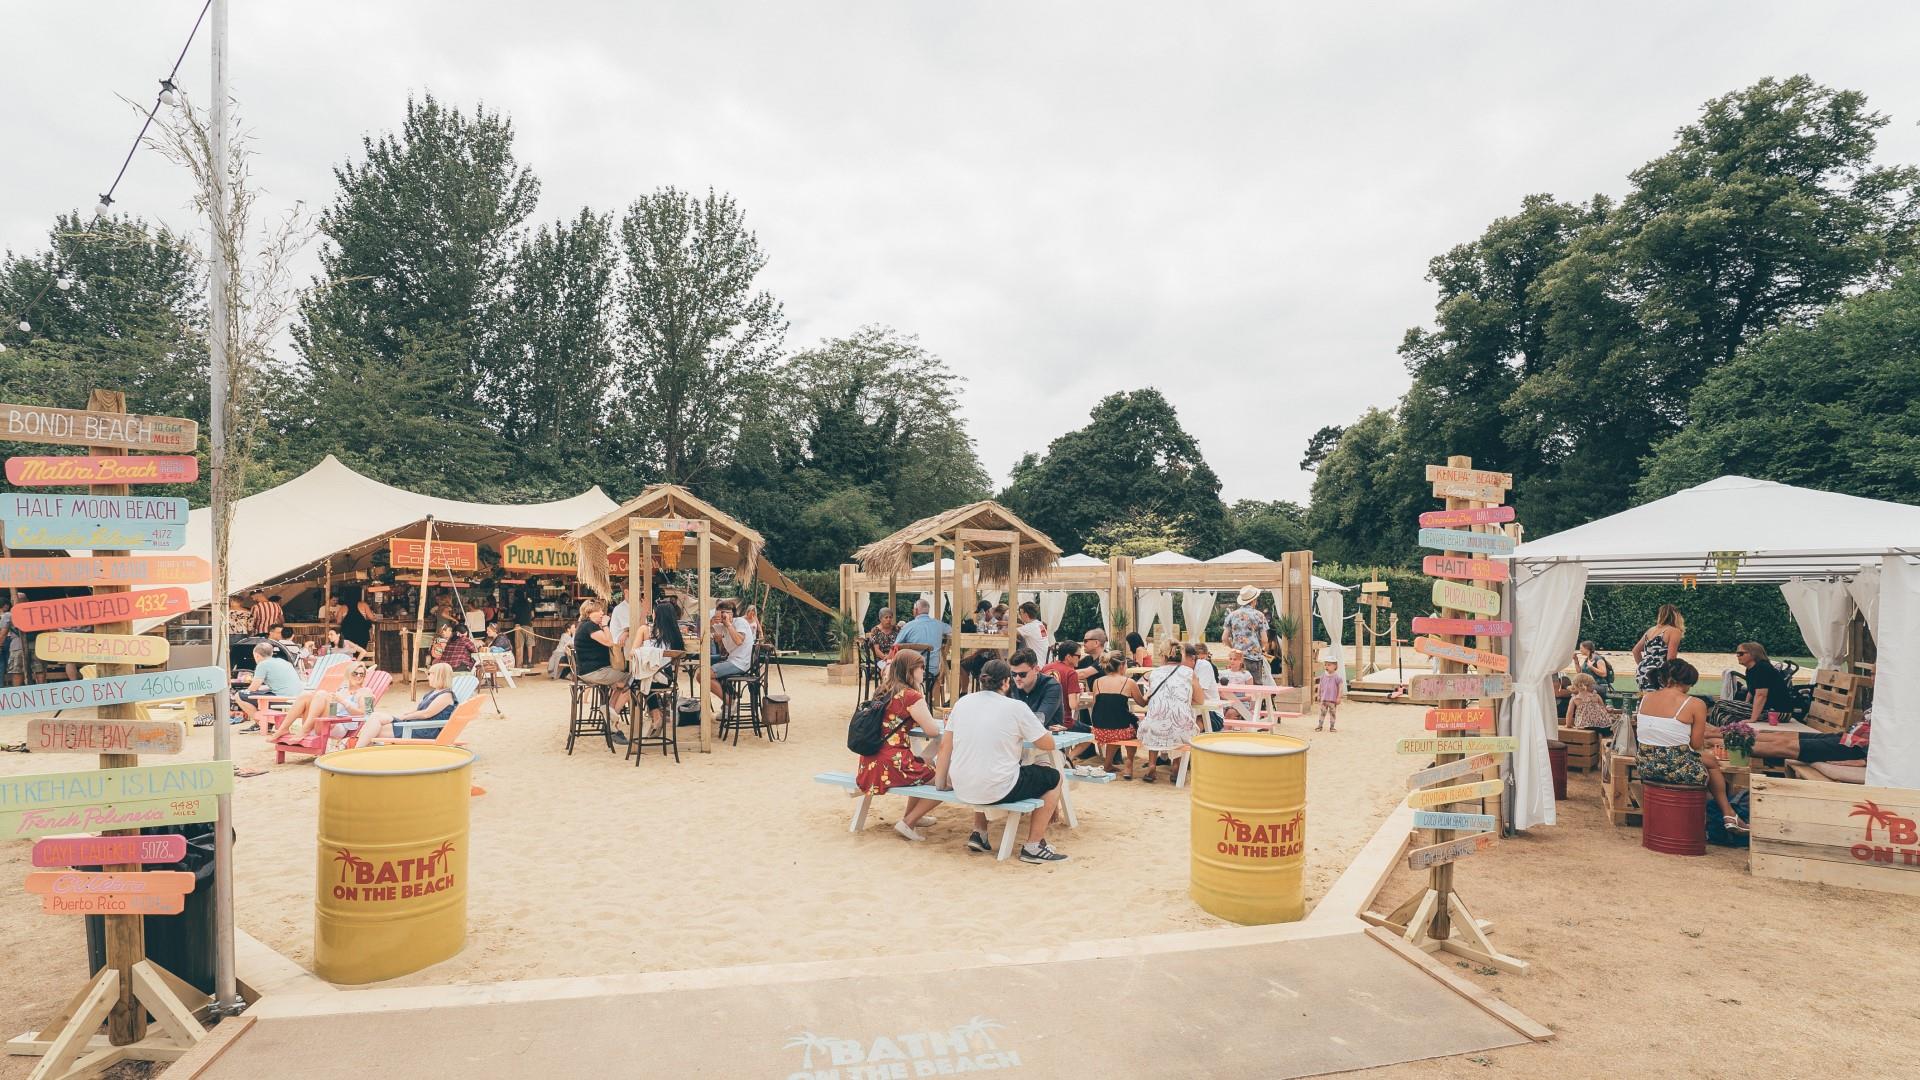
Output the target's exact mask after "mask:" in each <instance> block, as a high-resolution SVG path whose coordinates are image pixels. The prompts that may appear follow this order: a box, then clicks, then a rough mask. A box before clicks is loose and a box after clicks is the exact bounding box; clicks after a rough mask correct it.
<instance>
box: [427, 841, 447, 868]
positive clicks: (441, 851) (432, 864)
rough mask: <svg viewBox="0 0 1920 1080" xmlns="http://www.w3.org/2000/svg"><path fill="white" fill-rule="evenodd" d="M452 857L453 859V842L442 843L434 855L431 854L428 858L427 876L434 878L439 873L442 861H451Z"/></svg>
mask: <svg viewBox="0 0 1920 1080" xmlns="http://www.w3.org/2000/svg"><path fill="white" fill-rule="evenodd" d="M452 857H453V841H451V840H448V841H445V842H443V843H441V845H440V846H439V847H437V848H434V849H433V852H432V854H429V855H428V856H427V876H428V877H432V876H434V875H435V874H437V873H439V872H440V860H442V859H447V860H449V861H451V859H452Z"/></svg>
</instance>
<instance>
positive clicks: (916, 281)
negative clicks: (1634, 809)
mask: <svg viewBox="0 0 1920 1080" xmlns="http://www.w3.org/2000/svg"><path fill="white" fill-rule="evenodd" d="M201 2H202V0H7V2H6V3H5V4H4V5H0V26H4V30H3V31H0V90H4V91H5V100H7V101H8V102H9V106H8V107H7V108H6V109H5V110H3V111H0V147H4V160H5V162H6V164H5V166H4V167H0V246H4V247H7V248H11V249H13V250H15V251H27V250H37V249H39V248H40V247H42V246H43V244H44V237H45V233H46V230H47V228H48V226H49V225H50V224H51V221H52V218H53V216H54V215H55V214H56V213H58V212H60V211H62V210H69V209H74V208H77V207H78V208H85V207H90V206H91V205H92V204H93V202H94V201H95V193H97V192H99V191H101V190H103V189H104V188H105V186H106V184H107V183H108V182H109V180H110V179H111V177H112V175H113V172H114V170H115V169H116V168H118V166H119V162H120V158H121V156H122V155H123V154H124V153H125V152H126V148H127V146H128V145H129V144H130V142H131V140H132V134H133V130H134V128H135V127H136V126H137V122H138V118H137V117H134V116H133V115H132V114H131V111H130V109H129V107H128V106H127V105H126V104H125V103H124V102H123V101H122V100H120V96H122V95H124V96H129V97H135V98H138V99H140V100H142V101H143V102H144V101H149V100H151V94H152V92H153V88H154V87H155V81H154V80H156V79H157V78H158V77H159V76H160V75H162V74H164V73H165V71H166V69H167V67H168V66H169V65H170V64H171V63H172V61H173V58H174V56H175V55H176V54H177V53H178V51H179V49H180V46H181V44H182V43H183V41H184V40H185V37H186V33H187V30H188V28H189V27H190V26H191V25H192V23H193V20H194V17H195V15H196V14H197V13H198V12H199V9H200V6H201ZM1917 40H1920V5H1913V4H1906V3H1901V4H1891V3H1890V4H1882V5H1877V6H1876V5H1860V4H1856V5H1847V6H1846V8H1845V13H1844V15H1842V14H1840V13H1839V12H1838V10H1837V9H1836V8H1835V7H1833V6H1831V5H1826V4H1800V5H1786V4H1764V3H1754V2H1742V3H1731V4H1718V5H1713V4H1704V3H1702V4H1695V3H1674V2H1672V0H1665V2H1662V3H1657V4H1634V3H1613V4H1607V5H1598V4H1582V5H1573V4H1546V5H1542V4H1525V3H1510V4H1499V3H1446V2H1433V0H1422V2H1418V3H1406V4H1391V5H1389V4H1372V5H1365V6H1361V5H1353V4H1333V3H1327V4H1320V5H1313V6H1308V5H1302V4H1282V3H1277V2H1271V0H1269V2H1262V3H1250V4H1226V3H1206V2H1194V3H1172V2H1167V0H1160V2H1155V3H1137V2H1119V0H1100V2H1092V3H1064V2H1045V3H1032V2H1019V3H1016V2H993V3H982V2H971V0H941V2H933V0H889V2H878V0H876V2H870V3H826V2H814V0H777V2H765V3H735V2H727V0H686V2H683V3H677V4H662V3H636V2H630V0H605V2H591V3H590V2H584V0H580V2H571V3H569V2H566V0H552V2H549V3H544V4H529V3H525V2H524V0H522V2H516V3H504V2H499V0H461V2H459V3H453V2H447V0H399V2H396V0H330V2H329V3H325V4H319V3H310V2H308V3H295V2H293V0H234V3H233V81H234V93H235V96H236V97H237V98H238V100H239V102H240V107H241V109H242V112H243V114H244V118H245V120H246V122H247V123H248V125H249V126H250V127H251V128H252V130H253V133H254V136H255V144H254V145H255V149H256V150H257V151H258V154H259V158H258V161H257V163H256V170H257V176H258V178H259V180H260V182H261V184H262V186H263V187H264V188H266V189H267V190H268V192H269V202H270V203H274V204H285V203H288V202H291V201H293V200H296V199H298V200H305V201H306V202H308V203H309V204H310V205H320V204H324V203H326V202H328V201H329V200H330V199H331V198H332V197H333V193H334V189H333V180H332V173H331V169H332V168H333V167H334V166H335V165H336V164H337V163H339V162H341V161H342V160H344V159H345V158H347V157H348V156H349V155H352V154H354V153H355V152H357V150H358V147H359V140H360V136H361V135H362V134H363V133H368V132H375V133H377V132H380V131H384V130H389V129H391V128H393V127H395V126H397V124H398V122H399V120H400V117H401V112H402V108H403V103H404V101H405V98H406V95H407V94H408V93H409V92H418V91H422V90H428V89H431V90H432V91H433V92H434V93H435V94H437V95H439V96H440V97H441V98H443V99H444V100H447V101H449V102H452V103H457V104H460V105H463V106H470V105H472V104H473V103H475V102H478V101H484V102H486V104H487V105H489V106H490V107H495V108H498V109H501V110H504V111H506V112H508V113H509V114H511V116H512V117H513V120H514V123H515V126H516V128H517V131H518V143H517V146H518V153H519V156H520V159H521V160H522V161H523V162H525V163H527V164H530V165H531V166H533V167H534V169H535V170H536V171H537V172H538V174H539V176H540V179H541V181H542V184H543V191H542V197H541V204H540V211H539V217H540V219H543V220H546V219H553V218H557V217H567V216H570V215H571V214H573V213H574V212H576V211H577V210H578V209H579V208H580V207H581V206H582V205H588V206H592V207H594V208H596V209H600V210H607V209H613V208H617V207H620V206H624V205H626V204H627V203H628V202H630V201H631V200H632V199H633V198H634V197H636V196H638V195H640V194H642V193H645V192H647V191H649V190H652V189H653V188H655V187H657V186H660V185H666V184H672V185H677V186H680V187H683V188H691V189H696V190H698V189H705V188H707V187H709V186H711V187H714V188H718V189H721V190H724V191H728V192H731V193H732V194H733V195H734V196H736V197H737V198H738V200H739V202H740V203H741V205H742V206H743V207H744V209H745V210H746V212H747V214H748V220H749V223H750V225H751V226H752V227H753V228H754V229H755V230H756V231H757V232H758V233H759V235H760V238H761V241H762V243H763V245H764V246H765V248H766V250H767V251H768V252H769V254H770V255H771V259H772V261H771V264H770V265H769V267H768V269H767V272H766V275H765V282H766V285H767V287H768V288H770V289H771V290H772V291H773V292H774V294H775V295H776V296H778V297H779V298H780V299H781V300H782V301H783V302H784V303H785V305H786V312H787V316H788V318H789V319H790V320H791V322H792V329H791V331H790V333H789V336H788V345H789V347H790V348H798V347H803V346H805V345H808V344H811V343H813V342H815V341H817V340H819V339H821V338H823V337H827V336H832V335H838V334H843V333H846V332H848V331H850V330H852V329H854V328H855V327H857V326H860V325H861V324H864V323H884V324H888V325H891V326H894V327H897V328H899V329H901V330H903V331H908V332H911V333H915V334H918V335H919V336H920V338H921V340H922V342H923V343H924V344H925V345H926V346H927V347H928V348H929V349H931V350H933V351H934V352H936V353H938V354H939V355H941V356H943V357H945V358H946V359H947V361H948V362H949V363H951V364H952V365H953V366H954V367H955V368H956V369H957V370H959V371H960V372H962V373H963V374H964V375H965V376H966V377H967V379H968V383H967V387H966V390H965V394H964V405H965V409H966V414H967V419H968V421H969V423H970V425H971V428H972V431H973V433H974V435H975V437H976V438H977V439H978V440H979V444H980V453H981V457H982V458H983V459H984V460H985V462H986V464H987V467H988V469H989V470H990V471H991V472H992V473H993V474H994V477H995V481H996V483H998V482H1004V480H1005V477H1006V473H1007V470H1008V468H1009V466H1011V465H1012V463H1013V462H1014V460H1015V459H1016V458H1018V457H1019V455H1020V454H1021V453H1023V452H1025V451H1028V450H1044V448H1045V446H1046V444H1047V442H1048V441H1049V440H1051V439H1053V438H1054V437H1056V436H1058V435H1059V434H1061V433H1062V432H1063V431H1065V430H1068V429H1069V428H1071V427H1077V426H1079V425H1080V424H1082V423H1084V422H1085V419H1086V413H1087V409H1088V408H1089V407H1090V406H1091V405H1092V403H1093V402H1094V401H1096V400H1098V398H1099V397H1100V396H1101V395H1103V394H1106V393H1109V392H1112V391H1114V390H1121V389H1132V388H1136V387H1140V386H1154V387H1158V388H1159V389H1160V390H1162V391H1163V392H1165V393H1166V394H1167V396H1168V397H1169V398H1171V399H1172V401H1173V402H1174V404H1175V405H1176V406H1177V407H1178V409H1179V411H1180V417H1181V420H1182V422H1183V423H1184V424H1185V426H1186V427H1187V429H1188V430H1189V431H1191V432H1193V433H1194V434H1195V435H1196V436H1197V437H1198V438H1199V440H1200V445H1201V447H1202V449H1203V451H1204V452H1205V454H1206V456H1207V459H1208V461H1209V462H1211V463H1212V465H1213V467H1214V468H1215V469H1216V470H1217V471H1218V472H1219V473H1220V476H1221V478H1222V480H1223V482H1224V484H1225V491H1224V492H1223V494H1224V495H1225V496H1226V497H1227V498H1229V499H1236V498H1260V499H1273V498H1287V499H1302V500H1303V499H1304V498H1305V495H1306V493H1307V489H1308V486H1309V485H1310V483H1311V479H1312V478H1311V476H1310V475H1308V474H1304V473H1301V472H1299V471H1298V470H1297V469H1296V467H1295V465H1296V463H1297V462H1298V460H1299V458H1300V454H1301V450H1302V447H1303V445H1304V443H1305V441H1306V439H1307V436H1308V435H1309V434H1311V433H1312V432H1313V431H1314V430H1315V429H1317V428H1318V427H1320V426H1321V425H1323V424H1344V423H1347V422H1349V421H1350V420H1351V419H1353V418H1354V417H1355V416H1356V415H1357V414H1358V413H1359V412H1360V411H1361V410H1362V409H1364V408H1366V407H1367V406H1369V405H1388V404H1391V403H1392V402H1393V400H1394V399H1395V398H1396V397H1397V396H1398V395H1399V393H1400V392H1401V390H1402V389H1403V388H1404V386H1405V384H1406V381H1407V380H1406V375H1405V372H1404V370H1403V368H1402V367H1401V364H1400V361H1399V359H1398V357H1397V356H1396V355H1395V352H1394V349H1395V346H1396V345H1397V344H1398V343H1399V341H1400V339H1401V336H1402V334H1403V333H1404V332H1405V331H1406V329H1407V328H1408V327H1409V326H1412V325H1416V324H1421V323H1424V322H1426V321H1427V320H1428V319H1429V317H1430V315H1431V313H1432V303H1433V293H1432V288H1431V286H1430V285H1429V284H1428V283H1427V282H1426V281H1425V280H1424V275H1425V273H1426V263H1427V260H1428V259H1429V258H1431V257H1432V256H1434V255H1435V254H1438V253H1439V252H1441V251H1443V250H1445V249H1446V248H1447V247H1449V246H1451V245H1453V244H1455V243H1458V242H1461V241H1463V240H1467V239H1470V238H1472V237H1473V236H1475V235H1477V234H1478V233H1479V232H1480V231H1481V229H1482V228H1484V226H1485V225H1486V224H1487V222H1488V221H1490V220H1491V219H1492V218H1494V217H1496V216H1498V215H1501V214H1505V213H1509V212H1511V211H1512V210H1513V209H1514V208H1515V207H1517V205H1518V204H1519V201H1520V199H1521V197H1522V196H1523V195H1526V194H1527V193H1529V192H1537V191H1546V192H1551V193H1553V194H1555V195H1557V196H1560V197H1563V198H1584V197H1585V196H1587V195H1590V194H1592V193H1594V192H1596V191H1604V192H1609V193H1616V194H1617V193H1619V192H1621V191H1623V190H1624V189H1625V186H1626V181H1625V176H1626V174H1627V172H1629V171H1630V170H1631V169H1633V168H1634V167H1636V166H1638V165H1639V164H1641V163H1642V162H1644V161H1646V160H1647V159H1649V158H1651V157H1653V156H1655V155H1657V154H1659V153H1661V152H1662V151H1663V150H1664V149H1666V148H1667V147H1668V146H1669V145H1670V143H1671V139H1672V132H1673V130H1674V129H1675V128H1676V127H1678V126H1680V125H1682V124H1685V123H1687V122H1688V121H1689V120H1690V119H1691V118H1693V116H1694V115H1695V114H1696V113H1697V111H1698V108H1699V106H1700V104H1701V103H1702V102H1703V101H1705V100H1706V99H1707V98H1709V97H1712V96H1715V95H1718V94H1720V93H1723V92H1726V91H1728V90H1732V89H1735V88H1737V87H1741V86H1745V85H1747V84H1749V83H1751V82H1753V81H1754V80H1756V79H1758V78H1760V77H1762V76H1767V75H1775V76H1784V75H1789V74H1793V73H1796V72H1806V73H1808V74H1811V75H1812V76H1814V78H1816V79H1817V80H1819V81H1821V82H1823V83H1826V84H1828V85H1830V86H1839V87H1847V88H1853V89H1858V90H1862V91H1864V92H1866V93H1867V95H1868V97H1869V100H1870V101H1871V103H1872V105H1873V106H1874V107H1875V108H1877V109H1878V110H1880V111H1881V112H1884V113H1887V114H1889V115H1890V116H1891V117H1892V118H1893V123H1892V124H1891V125H1890V126H1889V127H1888V128H1887V129H1886V131H1885V132H1884V134H1883V138H1882V142H1881V157H1882V159H1883V160H1888V161H1903V162H1920V128H1916V127H1915V121H1916V120H1920V63H1915V61H1914V51H1913V47H1914V42H1915V41H1917ZM182 74H183V80H182V81H183V83H184V85H186V86H187V87H188V89H189V90H190V91H192V92H195V93H196V94H197V95H198V96H199V97H200V99H201V100H203V101H204V99H205V96H206V85H207V74H208V69H207V58H206V39H205V37H204V36H202V37H201V38H200V39H199V40H197V41H196V42H195V43H194V47H193V51H192V52H191V53H190V54H189V56H188V59H187V61H186V64H185V66H184V68H183V71H182ZM186 198H187V190H186V186H185V184H184V182H183V181H182V179H181V178H179V177H178V176H175V175H171V171H170V168H169V167H168V166H167V165H166V164H165V163H163V162H162V161H160V160H159V159H158V158H157V157H155V156H154V155H152V154H151V153H150V152H148V151H142V152H141V153H140V154H139V155H138V156H136V157H135V159H134V162H133V165H132V168H131V169H130V170H129V171H128V174H127V179H126V181H125V182H124V183H123V184H122V186H121V189H120V192H119V196H118V204H117V208H118V209H121V210H124V211H128V212H132V213H138V214H142V215H146V216H149V217H152V218H158V219H161V220H165V221H167V222H169V223H171V224H174V225H175V226H176V227H186V226H190V225H191V224H192V217H191V214H190V212H189V211H188V210H187V208H186V205H185V203H186Z"/></svg>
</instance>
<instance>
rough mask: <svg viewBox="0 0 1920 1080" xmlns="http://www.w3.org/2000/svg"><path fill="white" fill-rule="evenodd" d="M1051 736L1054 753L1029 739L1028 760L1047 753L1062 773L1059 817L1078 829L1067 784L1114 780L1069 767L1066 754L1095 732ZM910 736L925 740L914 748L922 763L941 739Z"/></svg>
mask: <svg viewBox="0 0 1920 1080" xmlns="http://www.w3.org/2000/svg"><path fill="white" fill-rule="evenodd" d="M1051 734H1052V735H1053V749H1052V750H1038V749H1036V748H1035V747H1034V745H1033V741H1032V740H1028V741H1027V743H1026V747H1027V755H1028V758H1029V760H1031V759H1032V757H1033V755H1034V754H1044V755H1046V758H1047V761H1046V763H1047V764H1049V765H1052V766H1053V767H1054V768H1055V769H1056V770H1058V771H1059V773H1060V814H1061V816H1062V817H1064V818H1066V820H1067V828H1069V829H1076V828H1079V827H1080V817H1079V815H1078V814H1076V813H1074V809H1073V790H1072V785H1071V784H1069V783H1068V781H1069V780H1072V781H1077V782H1079V783H1083V784H1085V783H1095V784H1099V783H1105V782H1107V781H1108V780H1111V779H1112V777H1111V776H1109V775H1107V774H1106V773H1104V772H1103V773H1102V774H1101V775H1100V777H1099V778H1097V779H1096V778H1094V777H1091V776H1081V775H1080V774H1079V773H1076V772H1074V771H1073V769H1072V767H1071V766H1069V765H1068V764H1067V754H1066V752H1067V751H1068V750H1071V749H1073V748H1074V747H1077V746H1085V745H1087V744H1088V743H1090V742H1092V741H1093V733H1092V732H1088V731H1055V732H1052V733H1051ZM907 737H908V738H910V739H919V740H922V744H921V745H919V746H916V747H915V748H914V752H915V753H917V754H919V755H920V757H921V760H923V761H926V760H929V759H930V758H931V756H932V753H933V752H934V750H935V748H936V747H937V746H938V745H939V740H938V739H931V738H929V737H928V735H927V733H926V732H924V731H922V730H921V729H919V728H917V727H916V728H913V729H912V730H910V731H908V732H907Z"/></svg>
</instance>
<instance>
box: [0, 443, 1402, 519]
mask: <svg viewBox="0 0 1920 1080" xmlns="http://www.w3.org/2000/svg"><path fill="white" fill-rule="evenodd" d="M199 478H200V459H199V458H196V457H189V456H187V455H184V454H182V455H177V456H164V457H80V456H78V455H72V456H68V457H12V458H8V459H7V483H9V484H12V485H14V486H16V487H64V486H67V485H80V484H191V483H193V482H194V481H195V480H198V479H199ZM1422 524H1424V522H1423V523H1422Z"/></svg>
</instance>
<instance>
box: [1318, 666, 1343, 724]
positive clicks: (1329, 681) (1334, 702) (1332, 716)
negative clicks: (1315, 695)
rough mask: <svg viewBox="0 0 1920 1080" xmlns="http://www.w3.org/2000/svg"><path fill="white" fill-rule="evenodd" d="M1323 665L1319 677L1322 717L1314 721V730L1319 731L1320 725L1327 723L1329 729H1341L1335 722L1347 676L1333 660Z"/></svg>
mask: <svg viewBox="0 0 1920 1080" xmlns="http://www.w3.org/2000/svg"><path fill="white" fill-rule="evenodd" d="M1321 667H1322V669H1323V670H1322V671H1321V672H1320V679H1319V682H1320V719H1319V720H1318V721H1316V722H1315V723H1314V725H1313V730H1315V731H1319V730H1320V725H1321V724H1325V725H1326V727H1327V730H1328V731H1338V730H1340V729H1339V728H1337V727H1335V726H1334V722H1335V720H1337V719H1338V713H1339V710H1340V698H1341V696H1342V693H1343V691H1345V690H1346V687H1347V677H1346V676H1345V675H1342V674H1340V665H1339V664H1338V663H1336V662H1334V661H1332V660H1329V661H1327V662H1326V663H1325V664H1322V665H1321Z"/></svg>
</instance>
